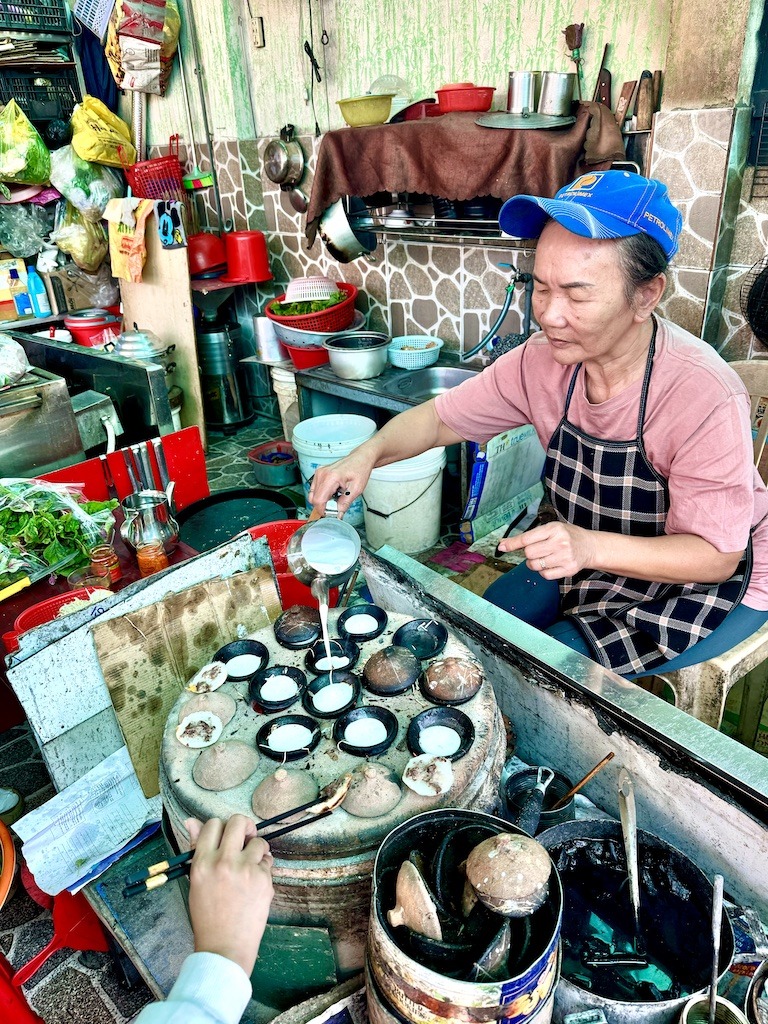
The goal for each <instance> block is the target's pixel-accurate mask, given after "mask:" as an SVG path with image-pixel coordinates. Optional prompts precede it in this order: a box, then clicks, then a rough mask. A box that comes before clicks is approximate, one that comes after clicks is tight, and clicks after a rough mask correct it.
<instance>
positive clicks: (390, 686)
mask: <svg viewBox="0 0 768 1024" xmlns="http://www.w3.org/2000/svg"><path fill="white" fill-rule="evenodd" d="M420 672H421V662H420V661H419V659H418V658H417V657H416V656H415V655H414V654H411V652H410V651H408V650H406V648H405V647H385V648H384V649H383V650H381V651H377V652H376V653H375V654H372V655H371V657H370V658H369V659H368V661H367V662H366V663H365V668H364V669H363V685H364V686H365V688H366V690H369V691H370V692H371V693H375V694H378V695H379V696H382V697H390V696H394V695H395V694H398V693H404V692H405V691H406V690H407V689H409V687H411V686H413V684H414V683H415V682H416V680H417V679H418V678H419V674H420Z"/></svg>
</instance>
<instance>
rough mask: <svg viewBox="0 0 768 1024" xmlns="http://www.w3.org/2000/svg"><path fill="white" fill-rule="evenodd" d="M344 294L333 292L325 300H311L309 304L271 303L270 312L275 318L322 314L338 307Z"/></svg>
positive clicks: (344, 297) (344, 296)
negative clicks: (326, 310)
mask: <svg viewBox="0 0 768 1024" xmlns="http://www.w3.org/2000/svg"><path fill="white" fill-rule="evenodd" d="M346 297H347V296H346V295H345V294H344V292H333V294H332V295H330V297H329V298H327V299H312V300H311V301H309V302H273V303H272V305H271V306H270V310H271V311H272V312H273V313H274V314H275V316H306V315H307V313H322V312H323V310H325V309H330V308H331V306H338V304H339V303H340V302H343V301H344V299H346Z"/></svg>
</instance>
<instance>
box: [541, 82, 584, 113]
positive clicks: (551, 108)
mask: <svg viewBox="0 0 768 1024" xmlns="http://www.w3.org/2000/svg"><path fill="white" fill-rule="evenodd" d="M575 84H576V75H575V73H574V72H572V71H568V72H560V71H545V72H544V73H543V74H542V76H541V93H540V95H539V106H538V108H537V110H538V113H539V114H551V115H552V116H554V117H565V116H567V115H568V114H570V112H571V105H572V103H573V90H574V86H575Z"/></svg>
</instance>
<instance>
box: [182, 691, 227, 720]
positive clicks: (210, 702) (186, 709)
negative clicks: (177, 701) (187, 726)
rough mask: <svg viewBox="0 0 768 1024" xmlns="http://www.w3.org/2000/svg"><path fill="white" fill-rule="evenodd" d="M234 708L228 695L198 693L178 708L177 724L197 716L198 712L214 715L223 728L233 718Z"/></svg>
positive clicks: (218, 692) (217, 692)
mask: <svg viewBox="0 0 768 1024" xmlns="http://www.w3.org/2000/svg"><path fill="white" fill-rule="evenodd" d="M236 708H237V705H236V704H235V702H234V700H233V699H232V698H231V697H230V696H229V694H228V693H221V692H220V691H218V690H217V691H216V692H214V693H198V694H195V696H194V697H190V699H189V700H188V701H185V702H184V704H182V705H181V707H180V708H179V722H181V721H182V719H184V718H187V717H188V716H189V715H194V714H197V712H198V711H206V712H208V713H210V714H212V715H215V716H216V717H217V718H218V719H219V721H220V722H221V724H222V726H225V725H228V724H229V723H230V722H231V721H232V719H233V718H234V717H235V710H236Z"/></svg>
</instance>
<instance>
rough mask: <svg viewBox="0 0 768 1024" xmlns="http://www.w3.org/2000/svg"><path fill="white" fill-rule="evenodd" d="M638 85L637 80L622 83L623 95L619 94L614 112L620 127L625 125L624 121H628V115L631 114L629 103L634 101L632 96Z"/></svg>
mask: <svg viewBox="0 0 768 1024" xmlns="http://www.w3.org/2000/svg"><path fill="white" fill-rule="evenodd" d="M636 87H637V82H636V81H634V82H625V83H624V85H622V87H621V95H620V96H619V98H618V100H617V102H616V110H615V112H614V117H615V118H616V124H617V125H618V126H619V128H623V127H624V122H625V121H626V119H627V116H628V114H629V105H630V103H631V102H632V97H633V96H634V94H635V88H636Z"/></svg>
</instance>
